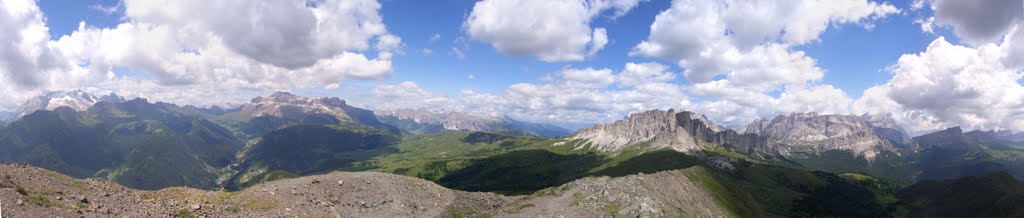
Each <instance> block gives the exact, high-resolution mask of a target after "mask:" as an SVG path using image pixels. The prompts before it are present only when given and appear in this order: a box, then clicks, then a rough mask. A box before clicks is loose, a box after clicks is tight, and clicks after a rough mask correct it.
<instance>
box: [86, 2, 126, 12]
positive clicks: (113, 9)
mask: <svg viewBox="0 0 1024 218" xmlns="http://www.w3.org/2000/svg"><path fill="white" fill-rule="evenodd" d="M89 9H93V10H96V11H99V12H100V13H103V14H106V15H111V14H114V13H117V12H118V11H120V10H121V1H118V2H117V4H115V5H111V6H103V5H101V4H94V5H90V6H89Z"/></svg>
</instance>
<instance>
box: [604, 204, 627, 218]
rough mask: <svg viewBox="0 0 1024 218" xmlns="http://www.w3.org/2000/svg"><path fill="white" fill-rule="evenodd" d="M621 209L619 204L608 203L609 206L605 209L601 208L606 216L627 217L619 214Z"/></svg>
mask: <svg viewBox="0 0 1024 218" xmlns="http://www.w3.org/2000/svg"><path fill="white" fill-rule="evenodd" d="M620 207H621V206H619V204H618V203H614V202H610V203H608V205H605V206H604V208H601V210H602V211H604V213H605V214H608V215H610V216H612V217H615V218H620V217H626V216H625V215H622V214H621V213H619V208H620Z"/></svg>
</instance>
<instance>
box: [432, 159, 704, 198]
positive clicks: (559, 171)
mask: <svg viewBox="0 0 1024 218" xmlns="http://www.w3.org/2000/svg"><path fill="white" fill-rule="evenodd" d="M698 164H700V161H699V160H697V159H696V158H694V157H692V156H689V155H686V154H682V153H679V152H675V151H670V150H658V151H651V152H646V153H643V154H639V155H637V156H633V157H631V158H628V159H625V160H617V159H613V158H605V157H602V156H599V155H596V154H593V153H586V154H558V153H554V152H551V151H547V150H523V151H515V152H510V153H507V154H502V155H497V156H493V157H488V158H484V159H479V160H474V161H472V162H471V163H470V164H469V166H467V167H465V168H462V169H460V170H458V171H455V172H453V173H450V174H448V175H446V176H444V177H442V178H441V179H439V180H438V181H437V182H438V183H439V184H441V185H443V186H445V187H448V188H451V189H457V190H463V191H483V192H497V193H502V194H512V195H517V194H530V193H533V192H535V191H538V190H542V189H545V188H550V187H556V186H560V185H563V184H565V183H569V182H571V181H573V180H576V179H580V178H583V177H588V176H611V177H621V176H627V175H632V174H637V173H655V172H659V171H665V170H675V169H684V168H689V167H692V166H696V165H698Z"/></svg>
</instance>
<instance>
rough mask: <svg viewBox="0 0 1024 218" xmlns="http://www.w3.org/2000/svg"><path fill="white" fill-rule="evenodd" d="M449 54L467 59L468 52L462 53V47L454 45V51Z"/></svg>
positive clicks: (460, 58)
mask: <svg viewBox="0 0 1024 218" xmlns="http://www.w3.org/2000/svg"><path fill="white" fill-rule="evenodd" d="M448 54H451V55H454V56H455V57H456V58H459V60H462V59H466V53H462V49H459V48H456V47H452V52H449V53H448Z"/></svg>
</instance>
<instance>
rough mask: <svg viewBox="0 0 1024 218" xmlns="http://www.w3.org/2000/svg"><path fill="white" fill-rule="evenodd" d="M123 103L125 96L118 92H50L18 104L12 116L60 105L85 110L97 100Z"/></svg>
mask: <svg viewBox="0 0 1024 218" xmlns="http://www.w3.org/2000/svg"><path fill="white" fill-rule="evenodd" d="M101 101H104V102H111V103H121V102H124V101H125V100H124V98H122V97H121V96H117V95H116V94H113V93H111V94H109V95H106V96H96V95H93V94H92V93H88V92H85V91H82V90H74V91H61V92H50V93H47V94H45V95H42V96H37V97H35V98H32V99H29V100H28V101H25V103H22V104H21V105H20V106H18V109H16V110H15V111H14V112H13V116H12V117H11V118H13V119H18V118H20V117H23V116H25V115H29V114H32V113H34V112H36V111H37V110H54V109H57V108H59V107H69V108H71V109H74V110H75V111H85V110H86V109H89V107H92V105H94V104H96V103H97V102H101Z"/></svg>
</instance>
